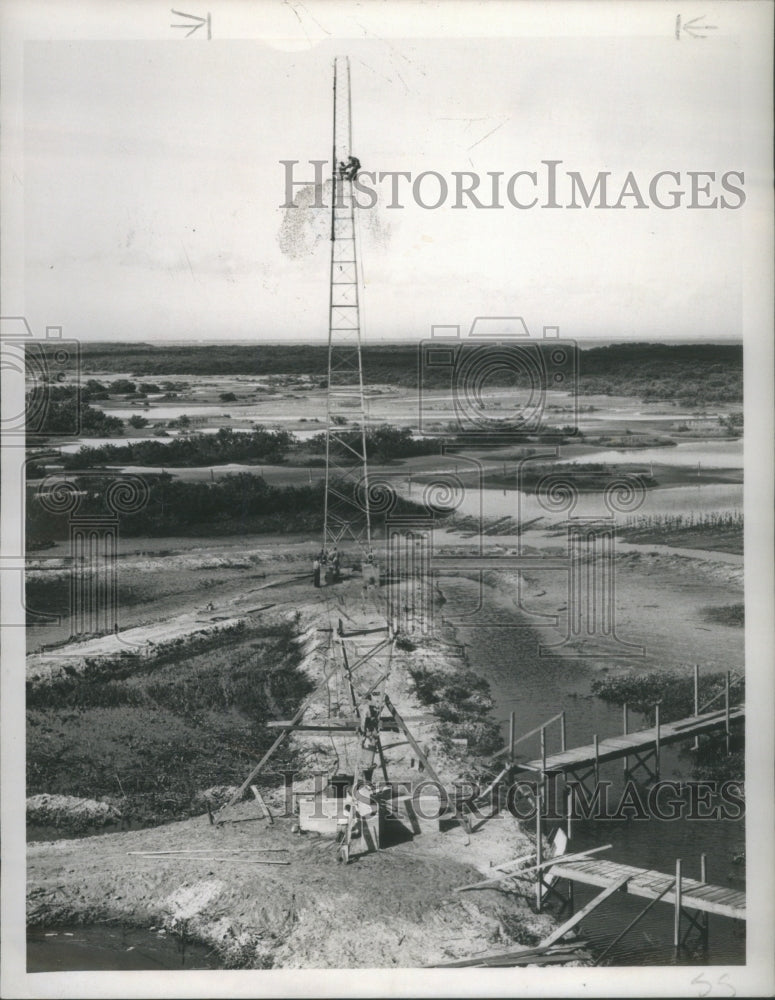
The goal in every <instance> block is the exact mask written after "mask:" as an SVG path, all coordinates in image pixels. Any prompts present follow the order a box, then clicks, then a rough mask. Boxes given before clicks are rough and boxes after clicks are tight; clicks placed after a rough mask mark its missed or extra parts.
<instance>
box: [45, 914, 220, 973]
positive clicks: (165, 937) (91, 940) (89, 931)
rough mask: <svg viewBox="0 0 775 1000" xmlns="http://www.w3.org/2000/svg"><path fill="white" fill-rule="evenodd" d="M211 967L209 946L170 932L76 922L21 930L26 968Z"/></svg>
mask: <svg viewBox="0 0 775 1000" xmlns="http://www.w3.org/2000/svg"><path fill="white" fill-rule="evenodd" d="M217 968H220V963H219V962H218V961H217V960H216V958H215V956H214V955H213V954H212V953H211V951H210V949H208V948H205V947H204V946H203V945H199V944H193V943H191V942H185V941H182V940H181V939H180V937H179V936H178V935H174V934H171V933H165V934H159V933H157V932H155V931H149V930H140V929H137V928H129V927H113V926H110V927H108V926H96V925H86V926H80V925H77V924H76V925H73V926H64V927H55V928H45V927H43V928H38V927H35V928H33V929H31V930H30V931H29V932H28V934H27V972H77V971H80V972H107V971H115V972H124V971H127V972H129V971H134V972H137V971H139V970H141V969H146V970H147V969H168V970H175V969H189V970H195V969H217Z"/></svg>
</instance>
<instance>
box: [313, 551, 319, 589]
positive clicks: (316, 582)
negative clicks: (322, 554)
mask: <svg viewBox="0 0 775 1000" xmlns="http://www.w3.org/2000/svg"><path fill="white" fill-rule="evenodd" d="M312 582H313V583H314V585H315V586H316V587H319V586H320V559H318V557H317V556H315V558H314V559H313V560H312Z"/></svg>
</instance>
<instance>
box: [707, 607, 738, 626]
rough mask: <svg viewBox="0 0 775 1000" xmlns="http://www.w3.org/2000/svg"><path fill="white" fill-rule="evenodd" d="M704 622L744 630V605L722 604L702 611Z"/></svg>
mask: <svg viewBox="0 0 775 1000" xmlns="http://www.w3.org/2000/svg"><path fill="white" fill-rule="evenodd" d="M702 620H703V621H706V622H710V623H712V624H715V625H729V626H731V627H733V628H742V627H743V625H745V605H744V604H722V605H719V606H709V607H707V608H703V609H702Z"/></svg>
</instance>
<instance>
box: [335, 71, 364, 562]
mask: <svg viewBox="0 0 775 1000" xmlns="http://www.w3.org/2000/svg"><path fill="white" fill-rule="evenodd" d="M331 158H332V162H331V169H332V192H331V198H332V204H331V279H330V281H331V285H330V296H329V308H328V399H327V408H326V494H325V508H324V515H323V548H324V549H329V550H330V549H332V548H333V547H334V546H340V545H342V544H343V543H344V544H347V543H348V542H355V544H356V545H357V546H358V548H359V549H360V551H361V554H363V555H366V554H368V553H369V551H370V550H371V518H370V514H369V488H368V487H369V483H368V468H367V464H366V406H365V400H364V394H363V364H362V360H361V319H360V302H359V298H358V255H357V248H356V240H355V214H354V202H353V181H354V180H355V177H356V176H357V173H358V168H359V167H360V163H359V161H358V160H357V158H355V157H354V156H353V154H352V99H351V91H350V60H349V59H348V58H347V57H338V58H336V59H335V60H334V128H333V150H332V153H331Z"/></svg>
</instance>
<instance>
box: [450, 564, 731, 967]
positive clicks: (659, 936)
mask: <svg viewBox="0 0 775 1000" xmlns="http://www.w3.org/2000/svg"><path fill="white" fill-rule="evenodd" d="M443 592H444V598H445V600H446V602H447V603H446V604H445V605H444V608H443V610H444V613H445V615H446V616H448V617H452V616H453V615H454V613H455V612H458V613H459V612H463V611H465V610H468V609H470V608H471V607H472V606H473V607H475V606H476V601H478V584H476V583H474V582H473V581H469V580H466V579H462V578H458V579H445V581H444V587H443ZM472 602H474V603H473V604H472ZM488 610H491V611H492V621H493V622H494V624H492V625H488V626H482V627H476V628H471V627H461V626H456V628H455V635H456V638H457V641H458V642H459V643H460V644H461V645H464V647H465V652H466V656H467V658H468V660H469V662H470V665H471V667H472V668H473V669H474V670H475V671H476V672H477V673H478V674H480V675H481V676H482V677H486V678H487V680H488V681H489V683H490V688H491V694H492V698H493V700H494V702H495V705H496V706H497V707H496V709H495V710H494V713H493V714H494V717H495V718H497V719H498V720H499V721H501V722H502V724H503V737H504V744H505V742H506V740H507V733H508V728H507V726H508V722H507V720H508V716H509V713H510V712H511V711H514V712H515V713H516V731H517V734H521V733H525V732H528V731H529V730H531V729H533V728H534V727H536V726H539V725H540V724H541V723H543V722H544V721H546V720H547V719H549V718H550V717H552V716H554V715H556V714H557V713H558V712H559V711H561V710H563V709H564V710H565V712H566V724H567V745H568V746H569V747H571V746H577V745H583V744H588V743H591V742H592V737H593V735H594V734H595V733H597V734H598V736H599V737H600V739H604V738H605V737H607V736H615V735H617V734H618V733H620V732H621V731H622V710H621V708H619V707H618V706H615V705H611V704H608V703H606V702H604V701H602V700H601V699H600V698H597V697H595V696H593V695H592V694H591V690H590V688H591V683H592V681H593V679H594V678H595V677H596V676H598V674H597V673H596V672H595V671H594V669H593V668H592V667H590V666H588V665H586V664H585V662H584V661H583V660H580V659H561V658H559V657H547V656H539V653H538V638H537V634H536V633H535V632H534V631H533V630H532V629H530V628H527V627H521V626H522V625H523V623H522V622H520V620H519V617H518V612H516V611H515V610H514V608H513V606H512V607H510V606H507V604H506V602H505V601H504V602H503V603H502V604H501V605H500V606H499V605H498V603H497V602H493V604H492V607H491V608H488ZM666 721H669V720H666ZM648 724H649V723H648V722H647V720H646V719H645V718H644V717H642V716H638V715H636V714H635V713H630V726H629V728H630V731H635V730H636V729H639V728H645V727H646V726H647V725H648ZM687 746H688V745H682V744H679V745H672V746H669V747H664V748H663V750H662V757H661V778H662V779H663V780H667V779H676V780H678V781H681V780H684V781H688V780H691V778H692V755H691V752H690V751H689V750H688V748H687ZM519 749H520V751H523V759H528V760H529V759H531V758H535V757H537V756H539V749H538V742H537V737H534V738H533V739H532V741H526V742H525V743H523V744H521V746H520V748H519ZM559 749H560V744H559V730H558V727H557V723H555V724H554V726H553V727H550V728H549V730H548V732H547V752H549V753H551V752H553V751H557V750H559ZM601 778H603V779H609V780H611V781H612V782H614V786H613V789H612V792H611V801H612V802H613V803H614V809H615V805H616V803H617V802H618V795H619V794H620V789H621V788H622V787H623V765H622V762H621V761H614V762H611V763H609V764H607V765H604V766H603V768H602V769H601ZM558 812H559V810H558ZM555 825H557V824H555ZM527 828H529V829H530V830H531V832H532V830H533V828H534V824H531V823H528V824H527ZM549 829H551V824H550V825H549ZM546 832H548V831H546ZM604 844H611V845H612V846H611V849H610V850H608V851H605V852H603V854H602V857H605V858H608V859H610V860H612V861H618V862H621V863H624V864H630V865H634V866H637V867H640V868H646V869H655V870H658V871H662V872H666V873H674V871H675V860H676V858H681V859H682V864H683V874H684V875H685V876H686V877H688V878H699V874H700V855H701V854H705V855H706V858H707V880H708V882H711V883H713V884H715V885H719V886H723V887H726V888H730V889H736V890H740V891H744V888H745V867H744V864H743V863H742V862H741V861H740V860H737V861H736V860H735V859H739V858H740V857H741V856H742V855H743V852H744V850H745V823H744V821H743V820H738V821H732V820H689V819H686V818H681V819H677V820H675V821H673V822H660V821H658V820H656V819H653V818H652V819H648V820H634V819H632V820H621V821H612V820H602V819H601V820H590V821H581V820H580V821H578V822H576V823H574V824H573V826H572V840H571V847H569V850H574V851H580V850H585V849H589V848H593V847H600V846H602V845H604ZM598 892H599V890H598V889H595V888H593V887H587V886H577V887H576V889H575V905H576V908H577V909H579V908H580V907H581V906H583V905H584V904H585V903H586V902H587V901H588V900H590V899H591V898H592V897H593V896H594V895H595V894H597V893H598ZM644 906H645V902H644V900H642V899H639V898H636V897H631V896H628V895H624V894H622V893H616V894H614V896H612V897H609V899H607V900H606V901H605V903H603V905H602V906H600V907H599V908H598V909H597V910H595V911H593V912H592V913H591V914H590V915H589V916H588V917H587V918H585V920H584V923H583V933H582V937H583V938H584V939H585V940H587V941H590V942H592V943H593V945H594V944H596V945H597V949H598V952H599V951H600V950H601V949H602V948H604V947H605V946H606V944H607V943H608V942H609V941H610V940H611V939H612V938H614V937H615V936H616V934H618V933H619V932H620V931H621V930H623V929H624V927H625V926H626V924H627V923H629V921H630V920H631V919H633V918H634V917H635V916H636V915H637V914H638V913H639V912H640V911H641V910H642V909H643V907H644ZM709 940H710V948H709V955H708V956H702V955H701V954H698V953H692V952H691V951H690V950H687V951H683V952H682V953H681V954H680V955H676V953H675V950H674V948H673V944H672V942H673V907H672V906H669V905H667V904H662V903H658V904H656V905H655V906H654V907H653V908H652V909H651V911H650V912H649V913H648V914H647V915H646V917H645V918H644V919H643V920H642V921H641V922H640V923H639V924H638V925H637V926H636V927H635V928H634V930H633V931H632V932H631V933H630V934H628V935H626V936H625V937H624V938H623V940H622V941H621V942H620V944H619V945H617V946H616V947H615V948H614V949H613V950H612V951H611V952H610V953H609V954H608V955H607V956H606V960H605V961H606V964H612V965H664V964H681V965H683V964H693V963H696V964H707V963H708V961H710V963H711V964H719V965H722V964H729V965H732V964H742V963H744V962H745V923H744V922H742V921H736V920H732V919H729V918H726V917H720V916H715V915H712V916H711V917H710V934H709Z"/></svg>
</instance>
